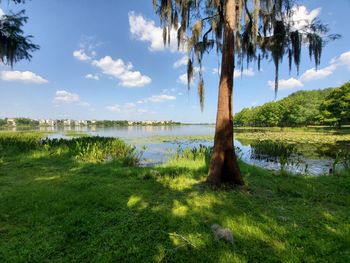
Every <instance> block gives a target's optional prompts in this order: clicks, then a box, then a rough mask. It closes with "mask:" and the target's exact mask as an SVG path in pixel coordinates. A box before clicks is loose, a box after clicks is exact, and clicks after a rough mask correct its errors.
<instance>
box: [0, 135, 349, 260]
mask: <svg viewBox="0 0 350 263" xmlns="http://www.w3.org/2000/svg"><path fill="white" fill-rule="evenodd" d="M40 136H41V135H29V134H25V133H22V134H19V135H13V134H10V133H6V134H5V133H3V134H1V135H0V262H274V261H276V262H281V261H282V262H349V261H350V175H349V174H346V173H344V174H342V175H338V176H328V177H326V176H322V177H307V176H306V177H297V176H290V175H286V174H279V173H272V172H270V171H266V170H263V169H259V168H256V167H253V166H249V165H246V164H244V163H241V164H240V165H241V169H242V172H243V174H244V180H245V182H246V186H244V187H242V188H229V187H226V188H223V189H215V188H211V187H209V186H207V185H206V184H205V177H206V170H207V165H206V160H207V158H206V156H205V155H203V154H201V152H198V151H197V152H196V151H192V152H190V151H187V152H185V153H184V154H182V155H180V156H178V157H177V158H174V159H173V160H171V161H169V162H168V163H167V164H164V165H162V166H159V167H153V168H142V167H137V166H136V163H137V162H136V159H137V158H138V155H137V153H135V152H134V149H133V148H132V147H129V146H127V145H124V144H123V143H122V142H121V141H119V140H116V139H103V140H102V142H101V141H100V140H101V139H99V138H93V139H89V138H88V137H87V138H85V137H84V138H78V139H73V140H75V143H74V144H73V143H68V142H67V141H64V140H61V141H56V142H54V143H53V142H42V143H38V138H39V137H40ZM103 149H108V150H109V151H110V152H112V154H111V155H108V156H106V154H107V152H106V151H104V150H103ZM106 157H107V158H106ZM106 160H107V161H106ZM212 224H219V225H221V226H223V227H226V228H229V229H231V230H232V233H233V236H234V240H235V241H234V243H233V244H231V243H227V242H225V241H223V240H216V239H215V237H214V235H213V233H212V231H211V225H212Z"/></svg>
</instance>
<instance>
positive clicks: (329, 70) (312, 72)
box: [300, 66, 334, 82]
mask: <svg viewBox="0 0 350 263" xmlns="http://www.w3.org/2000/svg"><path fill="white" fill-rule="evenodd" d="M333 70H334V67H332V66H329V67H326V68H323V69H318V70H316V69H315V68H311V69H308V70H306V71H305V72H304V73H303V75H301V77H300V80H301V81H302V82H307V81H312V80H317V79H323V78H325V77H328V76H330V75H332V74H333Z"/></svg>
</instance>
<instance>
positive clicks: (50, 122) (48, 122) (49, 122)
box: [39, 119, 57, 126]
mask: <svg viewBox="0 0 350 263" xmlns="http://www.w3.org/2000/svg"><path fill="white" fill-rule="evenodd" d="M39 125H47V126H56V125H57V120H44V119H42V120H39Z"/></svg>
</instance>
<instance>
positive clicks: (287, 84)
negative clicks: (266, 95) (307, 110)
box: [268, 78, 304, 90]
mask: <svg viewBox="0 0 350 263" xmlns="http://www.w3.org/2000/svg"><path fill="white" fill-rule="evenodd" d="M268 85H269V86H270V88H271V89H274V88H275V82H274V81H272V80H269V81H268ZM303 86H304V84H303V83H302V82H301V81H300V80H298V79H295V78H290V79H281V80H280V81H278V89H279V90H288V89H294V88H301V87H303Z"/></svg>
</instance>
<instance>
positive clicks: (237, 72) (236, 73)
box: [233, 68, 255, 78]
mask: <svg viewBox="0 0 350 263" xmlns="http://www.w3.org/2000/svg"><path fill="white" fill-rule="evenodd" d="M254 75H255V72H254V70H253V69H252V68H248V69H243V71H240V70H238V69H235V71H234V73H233V76H234V78H238V77H241V76H246V77H253V76H254Z"/></svg>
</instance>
